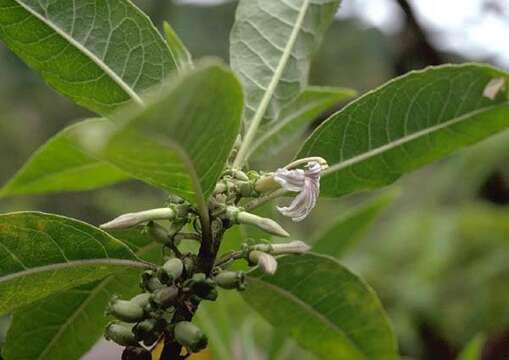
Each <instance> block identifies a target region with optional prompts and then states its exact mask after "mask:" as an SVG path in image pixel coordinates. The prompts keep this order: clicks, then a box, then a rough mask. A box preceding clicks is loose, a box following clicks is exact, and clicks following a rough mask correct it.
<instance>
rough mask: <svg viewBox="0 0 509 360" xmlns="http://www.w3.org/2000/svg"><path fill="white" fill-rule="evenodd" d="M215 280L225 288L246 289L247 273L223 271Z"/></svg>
mask: <svg viewBox="0 0 509 360" xmlns="http://www.w3.org/2000/svg"><path fill="white" fill-rule="evenodd" d="M214 281H215V282H216V284H217V285H218V286H220V287H222V288H223V289H238V290H244V289H245V275H244V273H243V272H233V271H223V272H221V273H219V274H218V275H216V277H215V278H214Z"/></svg>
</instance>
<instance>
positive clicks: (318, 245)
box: [311, 191, 398, 257]
mask: <svg viewBox="0 0 509 360" xmlns="http://www.w3.org/2000/svg"><path fill="white" fill-rule="evenodd" d="M397 195H398V193H397V192H395V191H389V192H386V193H383V194H382V195H380V196H378V197H376V198H375V199H372V200H370V201H367V202H366V203H363V204H361V205H359V206H357V207H356V208H353V209H352V210H350V211H348V212H347V213H345V214H342V215H341V216H340V217H339V218H338V219H336V221H335V222H334V223H333V224H331V225H329V226H328V227H327V228H326V229H325V230H324V231H323V232H321V233H320V234H318V235H317V236H316V238H315V239H313V240H312V241H311V244H312V245H313V251H314V252H317V253H320V254H326V255H330V256H334V257H341V256H342V255H343V254H344V253H345V252H346V251H348V249H350V248H351V247H352V246H353V245H354V244H355V243H356V242H357V241H358V240H359V239H361V238H362V236H363V235H364V234H365V233H366V232H367V231H368V230H369V228H370V226H371V225H372V224H373V222H374V221H375V219H376V218H377V217H378V216H379V215H380V213H381V212H383V211H384V210H385V209H386V208H387V206H389V205H390V204H391V203H392V202H393V201H394V200H395V198H396V196H397Z"/></svg>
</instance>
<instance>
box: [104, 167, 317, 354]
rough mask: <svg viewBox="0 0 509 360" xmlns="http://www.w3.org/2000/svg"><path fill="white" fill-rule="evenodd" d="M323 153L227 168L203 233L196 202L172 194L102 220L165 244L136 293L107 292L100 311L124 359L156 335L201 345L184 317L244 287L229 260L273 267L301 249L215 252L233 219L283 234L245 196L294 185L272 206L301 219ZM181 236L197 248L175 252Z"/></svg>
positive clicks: (264, 246) (193, 347)
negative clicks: (254, 167)
mask: <svg viewBox="0 0 509 360" xmlns="http://www.w3.org/2000/svg"><path fill="white" fill-rule="evenodd" d="M322 160H323V159H322ZM322 160H321V159H319V158H307V159H302V160H299V161H298V162H294V163H292V164H289V165H288V166H286V167H285V168H282V169H278V170H277V171H275V172H272V173H258V172H255V171H249V172H247V173H245V172H243V171H240V170H236V169H228V170H226V171H225V172H224V174H223V176H222V177H221V179H220V180H219V182H218V183H217V184H216V187H215V190H214V192H213V194H212V196H211V197H210V199H209V203H208V210H209V214H208V215H209V217H210V219H209V220H208V221H205V222H204V223H208V224H209V227H208V232H205V228H204V229H202V221H203V213H201V215H200V213H199V211H198V210H197V208H196V207H194V206H193V205H191V204H190V203H189V202H187V201H185V200H184V199H182V198H180V197H178V196H170V197H169V199H168V202H167V204H166V207H164V208H158V209H151V210H145V211H140V212H135V213H128V214H124V215H121V216H119V217H117V218H116V219H114V220H112V221H110V222H108V223H106V224H103V225H102V226H101V228H102V229H104V230H117V229H125V228H132V227H135V226H137V227H138V226H140V225H142V226H144V231H145V232H146V234H148V235H149V236H150V237H151V238H152V239H153V240H155V241H156V242H158V243H160V244H162V246H163V253H165V252H164V250H169V253H165V254H166V255H168V256H167V257H166V256H165V257H164V261H165V262H164V264H162V265H161V266H156V265H153V266H152V267H151V268H150V269H149V270H146V271H145V272H143V273H142V275H141V279H140V287H141V289H142V291H143V292H142V293H141V294H139V295H136V296H135V297H133V298H132V299H130V300H122V299H119V298H117V297H114V298H112V300H111V301H110V303H109V306H108V308H107V314H108V315H110V316H112V317H113V318H114V319H115V320H114V321H112V322H111V323H110V324H108V326H107V327H106V329H105V337H106V339H109V340H111V341H114V342H116V343H117V344H119V345H121V346H124V347H126V349H125V350H124V354H123V359H150V358H151V355H150V354H151V352H150V348H151V347H153V346H155V344H157V343H159V342H160V341H161V340H164V342H165V343H166V344H168V343H170V344H177V345H178V346H177V349H180V348H185V349H186V350H187V353H188V354H191V353H194V352H199V351H201V350H203V349H204V348H205V347H206V346H207V337H206V336H205V334H204V333H203V332H202V331H201V330H200V329H199V328H198V327H197V326H196V325H194V324H193V323H192V322H191V320H192V318H193V315H194V313H195V311H196V309H197V308H198V305H199V304H200V302H202V301H215V300H216V299H217V297H218V289H219V288H221V289H225V290H237V291H242V290H244V289H245V288H246V276H245V274H244V273H243V272H237V271H230V270H228V268H229V265H230V264H231V263H232V262H233V261H236V260H244V261H246V262H247V263H248V265H249V266H253V267H254V266H257V267H258V268H260V269H261V270H262V271H264V272H265V273H267V274H274V273H276V271H277V267H278V263H277V257H278V256H279V255H286V254H302V253H305V252H307V251H308V250H309V246H308V245H306V244H305V243H303V242H302V241H291V242H288V243H283V244H271V243H269V242H266V243H257V244H245V245H243V246H242V248H241V249H240V250H239V251H233V252H231V253H227V254H225V255H223V256H222V257H221V258H219V259H217V258H216V257H217V252H218V250H219V245H220V242H221V238H222V235H223V233H224V231H225V230H226V229H228V228H229V227H231V226H233V225H235V224H244V225H251V226H256V227H257V228H259V229H261V230H263V231H265V232H266V233H268V234H270V235H273V236H278V237H289V234H288V232H287V231H286V230H285V229H284V228H283V227H282V226H281V225H280V224H278V223H277V222H276V221H275V220H273V219H271V218H266V217H262V216H259V215H256V214H253V213H252V212H250V209H252V208H253V207H254V206H250V203H247V202H245V201H244V199H246V198H248V199H251V202H253V201H254V202H260V201H263V198H264V197H270V193H271V192H274V191H276V192H277V191H279V192H281V191H282V192H283V193H285V192H298V195H297V196H296V198H295V199H294V200H293V202H292V204H290V206H289V207H286V208H278V210H279V211H280V212H281V213H282V214H283V215H286V216H289V217H291V218H292V219H293V220H294V221H300V220H301V219H303V218H304V217H305V216H307V214H308V213H309V211H310V210H311V209H312V208H313V207H314V205H315V202H316V198H317V196H318V193H319V178H320V172H321V171H322V170H323V169H324V168H325V167H326V163H325V161H322ZM299 165H305V169H296V168H295V167H296V166H299ZM278 188H279V190H277V189H278ZM205 218H206V217H205ZM162 223H166V226H163V225H162ZM183 240H193V241H198V242H200V250H199V253H198V254H194V253H192V252H191V253H184V252H182V251H181V248H180V247H179V246H180V243H181V241H183ZM204 245H206V246H204ZM204 249H205V250H204ZM202 250H204V251H205V255H204V254H203V253H202ZM202 255H204V256H202ZM207 257H208V258H207ZM204 259H206V261H205V262H204ZM210 259H212V261H210ZM168 348H170V347H168ZM179 356H180V355H179ZM179 358H185V356H183V357H179Z"/></svg>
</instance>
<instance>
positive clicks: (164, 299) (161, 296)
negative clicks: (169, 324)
mask: <svg viewBox="0 0 509 360" xmlns="http://www.w3.org/2000/svg"><path fill="white" fill-rule="evenodd" d="M178 294H179V290H178V288H177V287H175V286H167V287H164V288H161V289H158V290H156V291H155V292H154V293H153V294H152V301H153V302H154V303H155V304H157V305H159V306H161V307H163V308H166V307H169V306H171V305H173V303H174V301H175V299H176V298H177V296H178Z"/></svg>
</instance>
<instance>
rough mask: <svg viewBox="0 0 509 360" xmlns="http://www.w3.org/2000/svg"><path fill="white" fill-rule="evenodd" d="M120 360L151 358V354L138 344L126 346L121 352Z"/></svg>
mask: <svg viewBox="0 0 509 360" xmlns="http://www.w3.org/2000/svg"><path fill="white" fill-rule="evenodd" d="M122 360H152V354H151V353H150V351H148V350H147V349H144V348H142V347H140V346H128V347H126V348H125V349H124V351H123V352H122Z"/></svg>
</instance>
